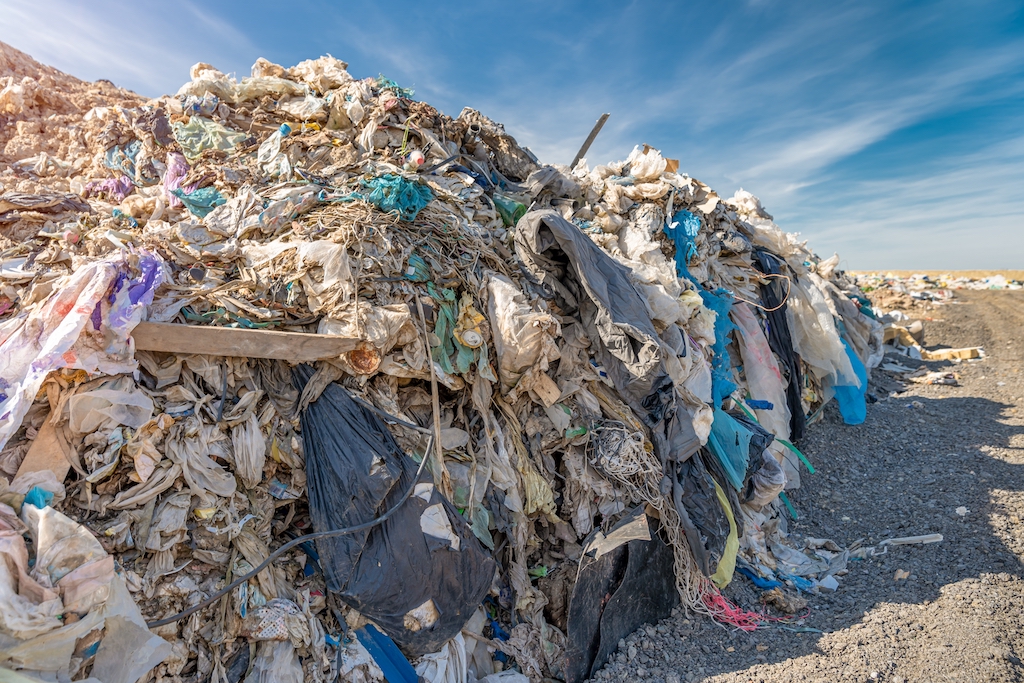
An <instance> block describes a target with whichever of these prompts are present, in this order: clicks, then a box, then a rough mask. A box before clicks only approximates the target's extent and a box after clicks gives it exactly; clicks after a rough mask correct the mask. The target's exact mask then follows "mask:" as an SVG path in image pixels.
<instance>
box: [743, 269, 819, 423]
mask: <svg viewBox="0 0 1024 683" xmlns="http://www.w3.org/2000/svg"><path fill="white" fill-rule="evenodd" d="M753 255H754V259H755V260H756V262H757V265H758V267H759V268H760V269H761V272H762V273H764V274H766V275H779V274H781V273H782V263H783V261H782V259H780V258H779V257H778V256H776V255H775V254H773V253H771V252H770V251H766V250H764V249H755V250H754V254H753ZM793 277H796V276H795V275H794V276H793ZM788 295H789V290H788V288H787V284H786V283H785V282H783V280H782V278H777V277H773V278H769V279H768V280H767V282H766V283H765V284H762V285H761V303H762V304H763V305H764V307H765V308H766V309H768V310H766V312H765V314H764V316H765V320H766V321H767V323H768V345H769V346H771V349H772V351H773V352H775V355H776V356H778V358H779V361H780V362H781V363H782V365H783V368H782V369H783V371H784V372H785V374H786V377H788V378H789V384H787V385H786V405H788V406H789V413H790V421H789V438H790V441H793V442H796V441H799V440H800V439H802V438H803V437H804V432H805V431H806V430H807V416H806V415H804V407H803V403H801V401H800V396H801V392H802V391H803V377H802V376H801V374H800V357H799V356H798V355H797V353H796V351H795V350H794V349H793V336H792V333H791V332H790V330H789V319H788V318H787V316H786V303H785V301H786V297H787V296H788ZM772 309H774V310H772Z"/></svg>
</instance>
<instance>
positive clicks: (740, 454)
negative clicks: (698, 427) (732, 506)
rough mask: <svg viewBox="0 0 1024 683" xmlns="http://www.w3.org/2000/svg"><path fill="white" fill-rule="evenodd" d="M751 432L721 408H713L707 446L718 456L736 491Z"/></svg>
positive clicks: (744, 465) (745, 463)
mask: <svg viewBox="0 0 1024 683" xmlns="http://www.w3.org/2000/svg"><path fill="white" fill-rule="evenodd" d="M752 437H753V432H751V431H750V430H749V429H747V428H746V427H745V426H744V425H743V424H741V423H740V422H739V421H738V420H736V419H735V418H734V417H733V416H732V415H730V414H729V413H727V412H725V411H724V410H722V409H721V408H717V407H716V408H715V421H714V422H712V423H711V436H710V437H708V448H710V449H711V452H712V453H714V455H715V457H716V458H718V462H719V463H721V465H722V469H723V470H724V471H725V476H726V478H727V479H728V480H729V484H731V485H732V487H733V488H734V489H736V490H737V491H739V490H740V488H742V486H743V478H744V477H745V476H746V474H747V463H748V462H749V460H750V439H751V438H752Z"/></svg>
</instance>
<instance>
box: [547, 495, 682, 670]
mask: <svg viewBox="0 0 1024 683" xmlns="http://www.w3.org/2000/svg"><path fill="white" fill-rule="evenodd" d="M639 516H643V517H644V518H645V519H646V523H647V525H648V529H649V532H650V537H651V538H650V540H649V541H645V540H639V539H637V540H631V541H628V542H626V543H624V544H622V545H620V546H618V547H617V548H614V549H613V550H611V551H609V552H607V553H605V554H604V555H602V556H601V557H599V558H597V559H596V560H592V559H590V558H585V559H584V560H583V564H582V566H581V569H580V572H579V578H578V580H577V581H576V585H575V586H574V587H573V592H572V599H571V600H570V602H569V615H568V625H567V627H566V636H567V638H568V643H567V645H566V648H565V659H564V664H563V670H564V672H565V680H566V683H581V682H582V681H584V680H586V679H588V678H591V677H593V675H594V674H595V673H597V671H598V669H600V668H601V667H602V666H604V665H605V663H607V661H608V657H610V656H611V654H612V653H613V652H615V649H616V648H617V647H618V644H619V639H621V638H625V637H626V636H628V635H629V634H630V633H633V632H634V631H636V630H637V629H638V628H640V626H642V625H643V624H653V623H656V622H658V621H660V620H661V619H664V618H665V617H667V616H669V615H670V614H671V613H672V609H673V608H674V607H675V606H676V605H678V604H679V593H678V592H677V591H676V578H675V557H674V555H673V552H672V547H671V546H669V545H668V544H667V543H665V541H663V540H662V539H661V537H660V536H659V534H658V523H657V521H655V520H652V519H650V518H647V517H646V515H644V514H643V509H642V508H640V507H638V508H635V509H634V510H633V511H632V512H630V513H629V514H627V515H626V516H625V517H624V518H623V519H622V520H621V521H620V522H619V524H617V525H616V526H615V527H613V529H612V530H611V531H609V535H611V534H612V533H613V532H614V530H615V529H616V528H618V527H620V526H623V525H625V524H629V523H631V522H633V521H634V520H636V518H637V517H639ZM595 533H596V532H595ZM594 536H595V534H591V536H590V538H589V539H588V542H587V543H589V542H590V541H591V540H593V538H594ZM587 543H585V544H584V547H587Z"/></svg>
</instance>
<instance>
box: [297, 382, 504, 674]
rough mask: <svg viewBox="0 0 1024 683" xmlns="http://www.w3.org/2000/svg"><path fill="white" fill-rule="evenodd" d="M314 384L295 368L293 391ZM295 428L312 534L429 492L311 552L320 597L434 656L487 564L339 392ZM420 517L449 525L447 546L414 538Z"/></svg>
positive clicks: (376, 428) (486, 576) (419, 534)
mask: <svg viewBox="0 0 1024 683" xmlns="http://www.w3.org/2000/svg"><path fill="white" fill-rule="evenodd" d="M312 375H313V371H312V369H311V368H310V367H309V366H301V365H300V366H297V367H296V368H295V370H294V376H295V384H296V387H297V388H298V389H299V390H300V391H301V390H302V389H303V388H304V387H305V386H306V383H307V382H309V380H310V378H311V377H312ZM301 422H302V434H303V439H304V442H305V455H306V469H307V480H308V487H309V501H310V514H311V517H312V520H313V527H314V529H317V530H322V531H327V530H331V529H341V528H344V527H349V526H354V525H356V524H364V523H366V522H369V521H371V520H372V519H374V518H375V517H376V516H377V515H379V514H381V513H382V512H383V511H386V510H390V509H391V508H392V506H394V505H395V504H396V502H397V501H398V500H399V499H400V498H401V497H402V496H403V495H404V494H405V492H406V491H407V490H408V489H409V488H410V487H411V486H414V485H417V484H423V485H427V487H426V489H425V491H424V493H423V495H414V496H411V497H409V498H408V499H407V500H406V501H405V502H404V503H402V505H401V507H399V508H398V510H397V511H396V513H395V514H394V516H392V517H391V518H389V519H388V520H387V521H385V522H384V523H383V524H381V525H380V526H379V527H374V528H372V529H368V530H366V531H361V532H357V533H353V534H348V535H345V536H336V537H333V538H327V539H321V540H319V541H317V551H318V553H319V555H320V564H321V566H322V567H323V568H324V572H325V574H326V576H327V587H328V588H329V589H330V590H331V591H334V592H336V593H337V594H338V596H339V597H340V598H341V599H342V600H343V601H344V602H346V603H347V604H349V605H351V606H352V607H353V608H355V609H357V610H358V611H359V612H360V613H361V614H364V615H366V617H367V618H369V619H371V620H372V621H373V622H374V623H376V624H378V625H380V626H381V627H382V628H384V629H385V630H386V631H387V632H388V634H390V635H391V637H392V638H394V640H395V641H396V642H397V643H399V644H400V645H402V646H403V647H404V648H406V650H407V651H409V652H415V653H420V654H425V653H428V652H436V651H438V650H439V649H440V648H441V647H442V645H443V644H444V642H445V641H447V640H448V639H449V638H451V637H453V636H454V635H455V634H457V633H458V632H459V630H460V629H461V628H462V626H463V625H464V624H465V622H466V621H467V620H468V619H469V617H470V616H472V614H473V610H474V609H475V608H476V606H477V605H478V604H479V603H480V601H481V600H482V599H483V596H484V595H485V594H486V592H487V590H488V589H489V588H490V585H491V579H492V577H493V573H494V561H493V560H492V559H491V558H490V556H489V555H488V554H487V552H486V551H485V550H484V549H483V548H482V547H481V545H480V542H479V541H478V540H477V539H476V537H475V536H474V535H473V533H472V531H471V530H470V528H469V525H468V524H467V523H466V522H465V520H464V519H463V518H462V516H461V515H460V514H459V513H458V511H457V510H456V509H455V508H454V507H453V506H452V505H451V503H449V502H448V501H447V500H445V499H444V497H443V496H441V494H440V492H439V491H437V489H436V488H435V487H434V486H433V484H432V480H431V478H430V477H429V474H427V473H423V476H421V478H420V479H419V480H416V478H415V473H416V470H417V469H418V468H417V466H416V464H415V463H414V462H413V461H412V460H411V458H409V457H408V456H407V455H405V453H403V451H402V449H401V447H399V446H398V444H397V442H396V441H395V439H394V437H393V436H392V435H391V433H390V432H389V431H388V429H387V428H386V427H385V426H384V424H383V423H382V422H381V420H380V418H379V417H377V415H375V414H374V413H372V412H370V411H368V410H367V409H365V408H363V407H362V406H360V405H358V404H356V403H355V402H354V401H353V400H352V399H351V398H350V397H349V395H348V393H347V392H346V391H345V390H344V389H343V388H342V387H341V386H340V385H338V384H329V385H327V387H326V389H325V390H324V392H323V393H322V394H321V396H320V398H319V399H317V400H316V401H315V402H313V403H312V404H310V405H309V407H307V408H306V409H305V411H303V413H302V415H301ZM428 511H433V512H428ZM424 514H427V515H428V519H429V520H432V522H433V521H437V520H440V519H443V520H445V521H447V528H445V529H444V532H443V533H444V537H439V536H434V535H432V534H426V533H424V532H423V531H422V530H421V525H422V524H424V522H423V521H421V519H422V517H423V515H424ZM429 528H430V529H431V530H433V529H434V527H433V526H431V527H429ZM439 533H440V532H439ZM453 538H454V540H453ZM399 585H400V586H402V590H400V591H399V590H396V586H399Z"/></svg>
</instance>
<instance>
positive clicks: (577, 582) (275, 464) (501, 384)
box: [0, 44, 883, 683]
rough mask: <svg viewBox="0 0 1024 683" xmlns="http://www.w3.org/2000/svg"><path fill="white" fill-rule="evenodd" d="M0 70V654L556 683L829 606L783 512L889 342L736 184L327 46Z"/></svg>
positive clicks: (67, 673) (80, 672) (14, 660)
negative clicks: (540, 145) (565, 150)
mask: <svg viewBox="0 0 1024 683" xmlns="http://www.w3.org/2000/svg"><path fill="white" fill-rule="evenodd" d="M0 48H2V51H0V74H2V77H0V149H2V151H3V155H2V157H0V168H2V171H0V470H2V474H3V475H4V478H3V479H2V486H0V529H2V531H0V539H2V541H0V552H2V553H3V555H4V559H5V562H2V563H0V665H2V666H3V667H6V668H9V669H17V670H20V672H21V673H22V674H24V675H26V676H30V677H35V678H40V679H45V680H56V679H58V678H59V679H60V680H68V679H70V680H96V681H103V682H104V683H128V682H131V681H136V680H146V681H208V680H210V681H232V682H235V681H241V680H244V681H286V682H287V681H334V680H343V681H379V680H383V678H384V677H386V678H387V680H389V681H406V680H409V681H415V680H416V678H417V676H419V677H422V678H423V679H424V680H428V681H438V682H440V681H446V682H451V683H461V682H464V681H467V682H470V683H471V682H473V681H477V680H483V681H488V683H497V682H504V683H515V682H517V681H525V680H531V681H539V680H541V679H542V678H544V677H553V678H557V679H562V680H566V681H570V682H572V681H580V680H584V679H586V678H588V677H590V676H591V675H593V673H594V672H596V671H597V670H598V669H599V668H600V667H601V666H602V665H603V664H604V662H605V661H606V660H607V657H608V655H609V654H610V653H612V652H614V650H615V648H616V647H617V644H618V640H619V638H621V637H624V636H625V635H626V634H628V633H630V632H631V631H633V630H634V629H636V628H637V627H639V626H640V625H641V624H643V623H645V622H648V621H652V620H653V621H656V620H657V619H659V618H662V617H664V616H667V615H668V614H669V612H670V611H671V610H672V609H673V608H674V607H676V606H680V605H681V606H682V607H683V608H685V609H687V610H692V611H694V612H697V613H701V614H705V615H708V616H710V617H711V618H714V619H717V620H719V621H722V622H725V623H728V624H731V625H733V626H737V627H739V628H743V629H745V630H752V629H754V628H757V627H758V626H759V625H761V624H762V623H766V621H767V620H768V619H769V618H778V617H770V615H769V613H768V612H767V611H766V610H767V608H765V611H757V612H753V611H745V610H743V609H740V608H739V607H737V606H736V605H735V604H733V603H732V602H730V601H729V600H728V599H727V598H726V597H725V596H724V595H723V594H722V592H721V589H722V588H724V587H726V586H727V585H728V584H729V583H730V581H732V580H733V579H734V577H735V576H736V574H742V575H743V576H744V577H746V578H745V579H744V580H750V581H753V582H754V583H755V584H756V585H757V586H758V587H760V588H763V589H764V590H765V591H766V594H768V593H771V594H772V595H774V596H775V598H776V600H775V603H773V604H775V605H776V607H777V608H778V609H782V610H783V611H785V605H792V604H793V603H794V602H799V600H800V599H799V597H798V596H796V595H795V593H794V592H793V591H794V589H800V590H802V591H811V592H814V591H817V590H836V589H837V588H838V587H839V582H838V580H837V578H836V577H837V576H838V577H841V576H842V575H843V574H844V573H845V567H846V562H847V559H848V557H849V551H848V550H846V549H843V548H841V547H839V546H837V545H836V544H834V543H832V542H831V541H828V542H825V541H822V540H821V539H818V540H817V542H814V543H812V542H811V541H810V540H807V541H806V542H798V541H797V540H796V539H795V538H791V537H790V536H789V535H788V534H787V523H786V516H787V514H789V513H788V512H787V508H788V507H789V502H788V499H786V497H785V490H787V489H795V488H797V487H799V485H800V477H801V470H802V469H808V470H810V471H812V472H813V469H811V464H810V463H808V462H807V461H806V459H805V458H803V456H802V454H801V453H800V452H799V450H798V447H797V445H795V444H798V443H799V441H800V439H801V438H802V436H803V435H804V433H805V430H806V428H807V425H808V424H809V423H812V422H814V421H815V420H816V419H818V418H819V417H820V416H821V414H822V411H823V409H824V406H825V404H826V403H827V402H829V401H830V400H832V399H833V398H834V399H836V401H837V403H838V407H839V410H840V411H841V413H842V415H843V417H844V419H845V420H846V421H847V422H848V423H850V424H856V423H859V422H861V421H863V420H864V416H865V392H866V388H867V373H868V371H869V370H870V369H871V368H873V367H875V366H877V365H878V364H879V363H880V361H881V359H882V355H883V333H882V325H881V324H879V323H878V322H877V321H876V320H875V319H874V318H873V315H872V313H871V309H870V307H869V304H868V302H867V300H866V299H864V297H863V295H862V293H861V292H860V290H859V289H858V288H857V287H856V285H855V284H854V282H853V281H852V280H851V279H850V278H848V277H847V276H846V275H844V273H842V272H840V271H838V270H837V269H836V266H837V264H838V262H839V257H838V256H833V257H832V258H829V259H824V260H822V259H820V258H819V257H818V256H816V255H815V254H814V253H813V252H812V251H811V250H810V249H809V248H808V247H807V246H806V244H805V243H802V242H799V241H798V240H797V239H796V237H795V236H794V235H789V234H786V233H784V232H782V231H781V230H780V229H779V228H778V227H777V226H776V225H775V223H774V222H773V221H772V217H771V216H770V215H769V214H768V213H766V212H765V210H764V209H763V208H762V206H761V204H760V202H759V201H758V199H757V198H756V197H754V196H752V195H751V194H749V193H747V192H744V191H742V190H741V191H739V192H738V193H736V195H735V196H734V197H732V198H731V199H723V198H721V197H719V196H718V195H717V194H716V193H715V192H714V191H713V190H711V189H710V188H709V187H708V186H706V185H704V184H703V183H701V182H700V181H698V180H696V179H694V178H691V177H689V176H688V175H686V174H685V173H680V172H679V171H678V162H677V161H675V160H672V159H667V158H665V157H663V156H662V155H661V153H659V152H658V151H657V150H654V149H651V148H648V147H646V146H639V147H637V148H636V149H634V150H633V152H632V154H630V155H629V157H628V158H627V159H626V160H624V161H617V162H614V163H610V164H606V165H595V166H590V165H589V164H588V163H587V162H586V160H582V161H580V162H579V163H578V164H577V165H576V166H575V167H574V168H572V169H570V168H568V167H565V166H559V165H547V164H542V163H541V162H539V161H538V160H537V159H536V158H535V157H534V155H533V154H532V153H531V152H530V151H529V150H528V149H525V148H523V147H521V146H520V145H519V144H518V143H517V142H516V141H515V140H514V139H513V138H512V137H511V136H510V135H508V134H507V133H506V132H505V130H504V128H503V127H502V126H501V125H500V124H498V123H496V122H494V121H492V120H490V119H488V118H487V117H486V116H484V115H483V114H481V113H480V112H477V111H475V110H473V109H468V108H467V109H465V110H463V111H462V113H461V114H460V115H459V116H458V117H457V118H451V117H449V116H447V115H445V114H442V113H441V112H439V111H437V110H436V109H434V108H433V107H431V106H430V105H429V104H427V103H425V102H420V101H417V100H415V99H414V93H413V92H412V91H411V90H408V89H405V88H402V87H400V86H399V85H397V84H396V83H395V82H393V81H391V80H389V79H387V78H385V77H384V76H380V77H377V78H366V79H362V80H358V79H355V78H353V77H352V76H351V75H349V73H348V71H347V65H346V64H345V63H344V62H342V61H340V60H338V59H334V58H332V57H330V56H327V57H320V58H319V59H313V60H308V61H305V62H302V63H300V64H298V65H296V66H294V67H291V68H287V69H286V68H283V67H281V66H279V65H276V64H272V63H270V62H268V61H266V60H264V59H260V60H258V61H257V62H256V64H254V65H253V67H252V75H251V77H247V78H241V79H240V80H235V79H233V78H229V77H227V76H225V75H224V74H223V73H221V72H220V71H218V70H216V69H215V68H214V67H212V66H210V65H209V64H202V63H200V64H196V65H195V66H194V67H193V68H192V71H191V80H190V81H189V82H188V83H186V84H185V85H183V86H182V88H181V89H180V90H179V92H178V93H177V94H176V95H170V96H163V97H159V98H157V99H153V100H147V99H146V98H143V97H140V96H138V95H135V94H133V93H130V92H127V91H124V90H119V89H117V88H115V87H113V86H112V85H111V84H109V83H106V82H99V83H95V84H91V83H83V82H82V81H78V80H77V79H74V78H72V77H70V76H67V75H65V74H61V73H60V72H57V71H55V70H53V69H50V68H49V67H44V66H42V65H39V64H38V63H36V62H34V61H33V60H31V58H29V57H27V56H26V55H24V54H22V53H19V52H17V51H16V50H14V49H13V48H10V47H9V46H6V45H2V44H0ZM308 534H314V536H312V537H310V536H307V535H308ZM257 570H258V571H257ZM840 589H841V588H840Z"/></svg>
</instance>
